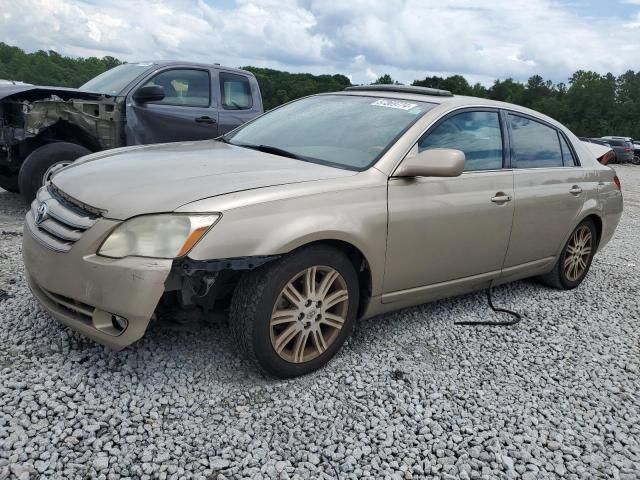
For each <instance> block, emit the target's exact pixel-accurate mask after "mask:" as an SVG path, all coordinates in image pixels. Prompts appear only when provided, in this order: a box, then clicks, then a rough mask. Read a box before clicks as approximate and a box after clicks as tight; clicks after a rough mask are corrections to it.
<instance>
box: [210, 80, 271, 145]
mask: <svg viewBox="0 0 640 480" xmlns="http://www.w3.org/2000/svg"><path fill="white" fill-rule="evenodd" d="M218 79H219V80H218V83H219V86H220V88H219V92H220V135H224V134H225V133H227V132H230V131H231V130H233V129H234V128H236V127H238V126H240V125H242V124H243V123H245V122H248V121H249V120H251V119H252V118H254V117H255V116H256V115H259V114H260V113H261V111H260V110H261V107H260V105H259V103H258V102H255V101H254V98H255V95H256V94H257V92H253V91H252V88H251V81H250V80H249V77H247V76H246V75H242V74H239V73H231V72H225V71H220V72H219V73H218Z"/></svg>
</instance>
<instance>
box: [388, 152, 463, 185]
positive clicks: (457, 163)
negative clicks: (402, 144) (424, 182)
mask: <svg viewBox="0 0 640 480" xmlns="http://www.w3.org/2000/svg"><path fill="white" fill-rule="evenodd" d="M464 161H465V156H464V152H463V151H461V150H453V149H451V148H433V149H429V150H424V151H422V152H420V153H417V154H415V155H412V156H408V157H406V158H405V159H404V160H403V161H402V163H401V164H400V166H399V167H398V168H397V169H396V171H395V173H394V174H393V176H394V177H407V178H412V177H459V176H460V175H461V174H462V171H463V170H464Z"/></svg>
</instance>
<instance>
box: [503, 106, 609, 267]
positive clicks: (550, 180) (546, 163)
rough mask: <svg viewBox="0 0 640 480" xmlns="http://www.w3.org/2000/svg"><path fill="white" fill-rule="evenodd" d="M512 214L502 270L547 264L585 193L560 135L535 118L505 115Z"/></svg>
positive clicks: (572, 154)
mask: <svg viewBox="0 0 640 480" xmlns="http://www.w3.org/2000/svg"><path fill="white" fill-rule="evenodd" d="M506 118H507V124H508V128H509V133H510V140H511V141H510V144H511V162H512V167H513V171H514V189H515V212H514V217H513V227H512V229H511V242H510V245H509V251H508V253H507V258H506V260H505V268H510V267H516V266H518V265H523V264H527V263H529V262H539V261H543V260H545V259H546V260H552V257H554V256H555V255H557V253H558V252H559V250H560V248H561V247H562V244H563V242H564V241H565V240H566V238H567V235H568V234H569V231H570V229H571V228H572V227H573V225H574V223H575V221H576V220H577V216H578V214H579V212H580V210H581V209H582V205H583V203H584V199H585V197H586V195H587V193H588V191H589V190H590V189H593V188H597V185H596V184H595V183H593V182H591V181H589V180H588V179H587V176H586V175H585V173H584V170H583V168H582V167H580V166H579V165H578V164H577V161H576V159H577V156H576V155H575V152H574V151H573V149H572V148H571V146H570V144H569V142H568V141H567V138H566V137H565V135H564V134H563V133H562V132H561V131H559V130H558V129H556V128H555V127H554V126H552V125H549V124H547V123H545V122H543V121H541V120H539V119H535V118H532V117H529V116H527V115H523V114H519V113H507V114H506Z"/></svg>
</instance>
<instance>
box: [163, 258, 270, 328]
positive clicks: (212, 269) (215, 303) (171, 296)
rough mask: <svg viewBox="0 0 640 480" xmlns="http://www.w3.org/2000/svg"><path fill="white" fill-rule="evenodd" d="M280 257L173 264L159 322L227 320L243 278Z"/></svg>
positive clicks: (185, 260)
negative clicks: (250, 271) (232, 300)
mask: <svg viewBox="0 0 640 480" xmlns="http://www.w3.org/2000/svg"><path fill="white" fill-rule="evenodd" d="M278 258H280V256H279V255H262V256H251V257H238V258H226V259H220V260H192V259H190V258H186V257H185V258H180V259H176V260H175V261H174V262H173V265H172V268H171V273H170V274H169V276H168V277H167V280H166V282H165V293H164V295H163V296H162V299H161V300H160V303H159V304H158V307H157V309H156V318H158V319H163V320H168V321H171V322H178V323H183V322H188V321H198V320H210V319H212V318H216V315H220V316H226V310H227V308H228V306H229V303H230V300H231V295H232V294H233V290H234V288H235V286H236V283H237V282H238V280H239V279H240V277H241V276H242V274H243V273H244V272H246V271H248V270H253V269H255V268H258V267H260V266H262V265H264V264H265V263H268V262H271V261H273V260H276V259H278Z"/></svg>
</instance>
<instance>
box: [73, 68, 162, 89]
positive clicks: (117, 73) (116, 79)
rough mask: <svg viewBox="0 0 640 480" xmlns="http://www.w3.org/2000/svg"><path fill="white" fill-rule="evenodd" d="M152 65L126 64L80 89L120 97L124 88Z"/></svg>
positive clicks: (90, 81) (103, 74)
mask: <svg viewBox="0 0 640 480" xmlns="http://www.w3.org/2000/svg"><path fill="white" fill-rule="evenodd" d="M151 66H152V64H151V63H125V64H124V65H119V66H117V67H115V68H112V69H111V70H107V71H106V72H104V73H101V74H100V75H98V76H97V77H94V78H92V79H91V80H89V81H88V82H87V83H85V84H84V85H82V86H81V87H80V90H82V91H83V92H96V93H104V94H106V95H118V94H119V93H120V92H122V90H123V89H124V87H126V86H127V85H129V84H130V83H131V82H132V81H133V80H135V79H136V78H138V77H139V76H140V75H142V74H143V73H144V72H146V71H147V70H149V67H151Z"/></svg>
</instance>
